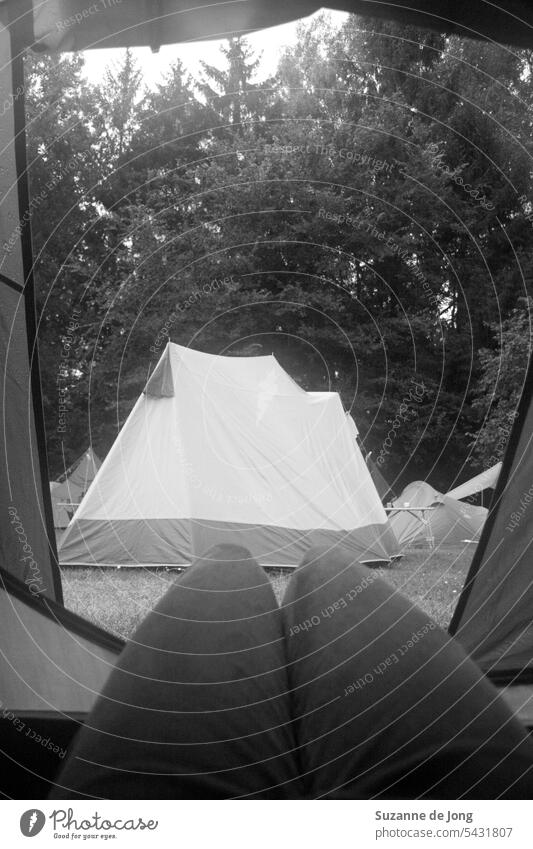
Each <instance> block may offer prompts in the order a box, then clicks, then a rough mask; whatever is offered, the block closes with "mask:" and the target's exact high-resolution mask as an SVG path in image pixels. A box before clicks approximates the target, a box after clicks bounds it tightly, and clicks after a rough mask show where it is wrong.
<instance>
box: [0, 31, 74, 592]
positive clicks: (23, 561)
mask: <svg viewBox="0 0 533 849" xmlns="http://www.w3.org/2000/svg"><path fill="white" fill-rule="evenodd" d="M0 50H1V51H2V56H3V57H9V56H10V39H9V33H8V31H7V30H6V29H4V28H2V27H0ZM1 64H2V67H1V69H0V85H1V87H2V91H4V92H6V98H5V100H4V107H3V111H2V119H1V121H0V149H1V153H2V168H1V169H0V192H1V196H2V203H1V208H0V244H1V246H2V249H1V259H0V363H1V372H0V373H1V381H2V386H1V393H0V421H1V424H2V426H1V427H0V515H1V516H2V523H3V527H2V533H1V534H0V558H1V560H0V562H1V563H2V565H3V566H4V568H6V569H8V570H9V571H10V572H12V573H13V574H14V575H16V576H17V577H18V578H20V579H21V580H22V581H23V582H25V583H26V585H27V586H28V587H29V588H30V591H31V592H33V593H34V594H36V595H38V594H40V595H46V596H47V597H48V598H52V599H56V600H61V584H60V581H59V573H58V569H57V553H56V550H55V536H54V532H53V522H52V509H51V504H50V494H49V488H48V473H47V466H46V446H45V439H44V429H43V427H42V414H41V411H40V405H41V396H40V380H39V370H38V361H37V356H36V347H35V315H34V306H33V279H32V274H31V243H30V241H29V239H30V236H29V231H28V226H29V216H26V215H25V212H24V210H26V212H27V200H28V198H27V191H25V188H27V187H26V182H25V178H24V177H23V178H22V179H19V180H18V182H17V174H19V175H20V174H21V172H23V169H24V167H25V163H24V160H25V150H24V133H23V122H24V111H23V106H22V104H21V103H20V98H17V97H13V98H8V97H7V92H8V91H11V90H13V91H17V90H21V88H20V87H21V86H22V79H23V77H22V67H21V62H20V60H19V61H17V62H14V63H13V67H11V65H10V63H9V61H7V62H6V61H5V60H4V61H3V62H2V63H1ZM21 109H22V111H21Z"/></svg>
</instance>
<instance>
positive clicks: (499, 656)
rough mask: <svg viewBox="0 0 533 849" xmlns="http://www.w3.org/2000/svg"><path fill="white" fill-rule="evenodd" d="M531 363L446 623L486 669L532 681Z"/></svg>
mask: <svg viewBox="0 0 533 849" xmlns="http://www.w3.org/2000/svg"><path fill="white" fill-rule="evenodd" d="M532 392H533V364H530V367H529V372H528V376H527V380H526V384H525V386H524V392H523V396H522V400H521V402H520V406H519V413H518V417H517V419H516V420H515V423H514V425H513V429H512V432H511V437H510V439H509V445H508V448H507V453H506V455H505V458H504V461H503V467H502V471H501V473H500V477H499V480H498V485H497V488H496V491H495V493H494V497H493V502H492V508H491V511H490V516H489V521H488V522H487V524H486V526H485V529H484V533H483V534H482V537H481V541H480V544H479V546H478V548H477V550H476V553H475V556H474V559H473V561H472V565H471V567H470V572H469V575H468V578H467V581H466V583H465V587H464V589H463V592H462V595H461V598H460V600H459V604H458V606H457V609H456V612H455V615H454V617H453V619H452V623H451V625H450V631H451V633H453V634H455V636H456V637H457V638H458V639H459V640H460V641H461V643H462V644H463V645H464V647H465V649H466V650H467V651H468V652H469V654H471V655H472V657H473V658H474V659H475V660H476V661H477V662H478V664H479V665H480V666H481V667H482V669H483V670H485V671H490V673H491V674H500V673H502V672H505V671H508V672H513V671H516V672H521V673H522V675H523V677H524V678H526V679H527V680H529V678H531V680H532V681H533V617H532V610H533V575H532V571H531V557H532V553H533V552H532V543H533V537H532V534H531V528H532V515H533V514H532V512H531V511H532V510H533V489H532V486H531V469H532V467H533V399H532Z"/></svg>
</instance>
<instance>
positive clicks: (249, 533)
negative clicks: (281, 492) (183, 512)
mask: <svg viewBox="0 0 533 849" xmlns="http://www.w3.org/2000/svg"><path fill="white" fill-rule="evenodd" d="M74 527H75V531H76V534H75V536H74V535H70V540H68V539H67V542H66V543H65V544H64V545H62V546H61V549H60V556H61V563H62V564H63V565H69V566H94V565H98V566H176V565H181V564H188V563H190V562H191V561H192V560H193V559H194V558H195V557H201V556H203V555H204V554H205V553H206V552H207V550H208V549H209V548H210V547H211V546H212V545H215V544H217V543H224V542H228V543H234V544H235V545H242V546H244V547H245V548H247V549H248V550H249V551H250V552H251V554H252V556H253V557H254V558H255V559H256V560H257V561H258V562H259V563H261V564H262V565H265V566H267V565H270V566H273V565H279V566H297V565H298V564H299V563H300V562H301V560H302V558H303V556H304V554H305V553H306V551H308V550H309V548H311V546H316V545H321V546H323V545H324V546H331V547H336V546H342V547H343V548H347V549H348V550H349V551H351V552H352V553H353V555H354V557H355V558H356V559H357V560H360V561H363V562H376V561H379V562H382V561H388V560H389V558H390V556H391V555H394V554H396V548H397V546H395V544H394V539H392V541H391V538H390V531H389V530H388V526H387V525H385V526H382V525H369V526H366V527H360V528H357V529H356V530H352V531H332V530H329V529H327V528H323V529H320V528H319V529H317V528H312V529H308V530H302V529H296V528H284V527H280V526H276V525H251V524H248V525H247V524H244V523H239V522H216V521H208V522H206V521H200V520H190V519H159V520H157V519H149V520H145V521H139V520H138V519H134V520H122V521H109V522H107V521H105V520H103V521H102V520H94V521H91V520H83V519H82V520H75V521H74Z"/></svg>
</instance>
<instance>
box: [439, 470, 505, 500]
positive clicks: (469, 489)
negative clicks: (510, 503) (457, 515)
mask: <svg viewBox="0 0 533 849" xmlns="http://www.w3.org/2000/svg"><path fill="white" fill-rule="evenodd" d="M501 468H502V464H501V463H496V465H495V466H491V468H490V469H486V470H485V471H484V472H481V473H480V474H479V475H476V476H475V477H473V478H471V480H469V481H466V483H462V484H461V485H460V486H456V487H455V489H451V490H450V492H447V493H446V495H447V496H448V498H455V499H457V500H459V499H461V498H468V496H469V495H475V494H476V493H477V492H483V490H484V489H494V487H495V486H496V483H497V481H498V475H499V474H500V471H501Z"/></svg>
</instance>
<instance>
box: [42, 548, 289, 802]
mask: <svg viewBox="0 0 533 849" xmlns="http://www.w3.org/2000/svg"><path fill="white" fill-rule="evenodd" d="M285 661H286V658H285V652H284V637H283V630H282V624H281V614H280V610H279V608H278V605H277V603H276V599H275V596H274V593H273V591H272V587H271V584H270V582H269V580H268V577H267V576H266V574H265V572H264V571H263V570H262V569H261V568H260V567H259V566H258V565H257V563H256V562H255V561H254V560H252V558H251V556H250V554H249V552H248V551H247V550H246V549H244V548H240V547H237V546H233V545H221V546H216V547H215V548H214V549H211V550H210V551H209V553H208V554H207V555H206V558H205V559H204V560H200V561H198V562H196V563H195V564H194V565H193V566H192V567H191V568H190V569H188V570H187V572H186V573H185V574H184V575H183V576H182V577H181V578H180V579H179V580H178V581H176V583H175V584H173V585H172V587H171V588H170V589H169V591H168V592H167V593H166V595H165V596H164V598H163V599H162V600H161V601H160V602H159V603H158V605H157V606H156V607H155V609H154V610H153V611H152V612H151V613H150V614H149V615H148V616H147V618H146V619H145V620H144V622H143V623H142V624H141V625H140V627H139V628H138V630H137V631H136V633H135V635H134V636H133V637H132V639H131V640H130V641H129V642H128V644H127V646H126V648H125V649H124V651H123V653H122V655H121V656H120V658H119V661H118V664H117V667H116V668H115V669H114V670H113V672H112V673H111V676H110V678H109V681H108V682H107V684H106V686H105V688H104V691H103V693H102V695H101V696H100V697H99V699H98V701H97V703H96V705H95V707H94V709H93V711H92V713H91V715H90V716H89V718H88V721H87V723H86V725H85V727H84V728H83V729H82V730H81V732H80V735H79V739H78V740H77V743H76V745H75V748H74V751H73V753H72V754H71V756H70V758H69V761H68V762H67V763H66V764H65V767H64V769H63V771H62V774H61V775H60V777H59V778H58V779H57V783H56V785H55V787H54V791H53V796H52V798H59V799H62V798H70V797H72V796H74V797H78V798H84V797H91V796H93V797H96V798H125V799H129V798H133V799H135V798H154V799H160V798H165V799H166V798H185V799H191V798H205V799H213V798H233V797H239V796H251V797H252V798H258V797H262V798H269V797H271V798H291V797H295V798H298V794H299V781H298V770H297V765H296V759H295V754H294V748H295V742H294V736H293V729H292V723H291V717H290V700H289V697H288V694H287V690H288V681H287V673H286V666H285Z"/></svg>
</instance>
